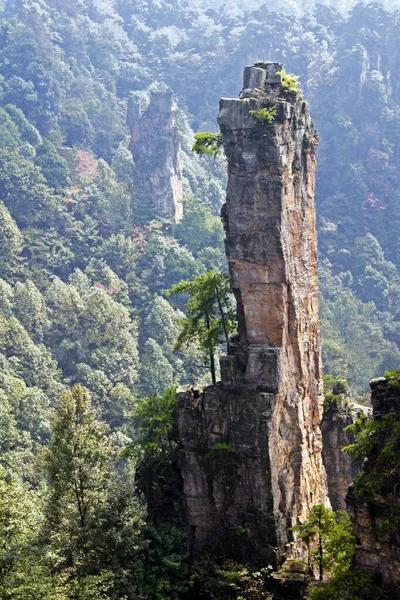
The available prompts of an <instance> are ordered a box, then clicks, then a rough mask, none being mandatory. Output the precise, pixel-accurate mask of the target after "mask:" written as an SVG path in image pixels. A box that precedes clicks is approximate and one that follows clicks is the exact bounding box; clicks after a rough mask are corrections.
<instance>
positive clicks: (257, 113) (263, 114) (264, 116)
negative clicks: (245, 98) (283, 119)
mask: <svg viewBox="0 0 400 600" xmlns="http://www.w3.org/2000/svg"><path fill="white" fill-rule="evenodd" d="M276 110H277V107H276V106H271V107H270V108H259V109H258V110H251V111H250V114H251V115H253V116H254V117H256V119H258V120H259V121H262V122H263V123H272V121H273V120H274V119H275V117H276Z"/></svg>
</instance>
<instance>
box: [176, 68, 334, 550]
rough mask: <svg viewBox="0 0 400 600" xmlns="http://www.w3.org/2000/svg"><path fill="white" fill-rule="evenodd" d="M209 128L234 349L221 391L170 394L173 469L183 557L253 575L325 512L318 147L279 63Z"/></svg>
mask: <svg viewBox="0 0 400 600" xmlns="http://www.w3.org/2000/svg"><path fill="white" fill-rule="evenodd" d="M218 122H219V125H220V128H221V133H222V143H223V147H224V150H225V154H226V157H227V161H228V187H227V197H226V205H225V206H224V208H223V211H222V217H223V220H224V224H225V231H226V254H227V258H228V263H229V272H230V278H231V284H232V289H233V291H234V294H235V296H236V300H237V307H238V315H239V336H238V337H239V339H238V342H237V344H232V347H233V349H234V350H235V354H234V355H232V356H228V357H225V358H223V359H222V360H221V376H222V383H221V384H220V385H217V386H214V387H211V388H206V389H205V390H204V392H203V394H202V395H201V398H200V399H199V400H194V399H193V397H192V396H191V394H190V393H189V392H185V391H181V392H180V393H179V394H178V405H179V415H180V416H179V428H180V437H181V440H182V445H183V450H182V453H181V469H182V475H183V480H184V490H185V495H186V498H187V503H188V512H187V518H188V521H189V523H190V524H191V525H192V548H193V549H194V551H197V552H201V551H202V550H203V549H205V548H207V547H210V546H212V545H213V544H214V545H215V544H219V545H220V546H222V547H224V549H225V552H226V553H227V554H230V555H232V554H235V553H236V555H237V554H239V555H240V554H242V557H243V555H244V556H246V557H247V558H248V559H252V560H255V561H256V562H257V561H263V560H266V559H268V560H273V558H272V555H273V556H275V550H274V548H278V549H280V550H283V549H284V547H285V545H286V544H287V543H288V542H290V541H292V540H293V534H292V532H291V531H290V527H292V526H293V525H295V524H296V523H297V522H299V520H300V521H301V520H304V519H306V518H307V516H308V514H309V511H310V510H311V508H312V506H313V505H314V504H317V503H319V502H321V501H326V484H325V475H324V468H323V465H322V457H321V450H322V443H321V433H320V429H319V423H320V420H321V409H322V382H321V342H320V335H319V329H318V282H317V250H316V229H315V207H314V174H315V151H316V146H317V142H318V136H317V133H316V131H315V129H314V125H313V122H312V120H311V118H310V116H309V113H308V108H307V104H306V103H305V102H304V101H303V100H302V99H301V96H300V92H299V90H298V88H297V83H296V80H295V78H290V77H289V76H287V75H286V74H285V73H284V71H283V68H282V65H280V64H278V63H256V64H255V65H254V66H251V67H246V68H245V71H244V88H243V90H242V92H241V93H240V96H239V98H237V99H225V98H224V99H222V100H221V102H220V111H219V117H218ZM228 459H230V460H228ZM224 461H225V462H224ZM225 463H226V464H228V463H229V467H228V466H226V464H225ZM239 531H240V535H239V533H238V532H239ZM299 552H300V554H301V550H299Z"/></svg>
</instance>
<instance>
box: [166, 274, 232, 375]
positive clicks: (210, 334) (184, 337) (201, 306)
mask: <svg viewBox="0 0 400 600" xmlns="http://www.w3.org/2000/svg"><path fill="white" fill-rule="evenodd" d="M165 293H166V294H167V295H168V296H170V295H172V294H188V301H187V304H186V317H185V318H183V319H182V320H181V321H180V324H181V327H182V329H181V331H180V333H179V335H178V340H177V342H176V344H175V349H176V350H179V349H180V348H181V347H182V346H183V345H184V344H190V343H191V342H193V341H196V340H197V341H198V342H199V343H200V346H201V347H202V348H203V350H204V351H205V353H206V355H207V356H208V359H209V362H210V369H211V377H212V382H213V384H215V383H216V376H215V360H214V355H215V351H216V349H217V347H218V346H219V345H220V344H221V343H222V341H225V342H226V345H227V347H228V352H229V334H230V333H232V332H233V331H235V330H236V313H235V310H234V308H233V304H232V301H231V290H230V286H229V277H228V275H226V274H225V273H216V272H215V271H207V273H203V274H202V275H199V276H198V277H195V279H193V280H192V281H188V280H184V281H180V282H179V283H177V284H176V285H173V286H172V287H171V288H170V289H169V290H165Z"/></svg>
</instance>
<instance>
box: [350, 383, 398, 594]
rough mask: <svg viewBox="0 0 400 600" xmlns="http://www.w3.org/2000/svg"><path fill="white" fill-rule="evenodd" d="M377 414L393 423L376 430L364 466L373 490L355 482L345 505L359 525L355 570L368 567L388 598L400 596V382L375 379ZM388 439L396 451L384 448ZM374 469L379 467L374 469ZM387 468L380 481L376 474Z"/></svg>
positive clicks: (374, 413)
mask: <svg viewBox="0 0 400 600" xmlns="http://www.w3.org/2000/svg"><path fill="white" fill-rule="evenodd" d="M370 385H371V388H372V395H371V400H372V406H373V417H374V419H375V421H377V422H380V423H382V420H383V419H385V416H386V417H388V416H390V419H391V420H392V421H391V422H392V423H394V427H393V428H389V427H386V426H385V427H384V429H383V431H381V432H380V433H379V434H378V435H376V434H375V436H374V437H375V440H376V443H374V445H373V447H372V449H371V452H369V453H368V455H367V461H366V463H365V466H364V474H365V476H366V480H367V481H368V480H371V482H372V488H371V491H370V492H369V493H367V492H366V490H365V489H363V488H362V487H360V486H359V485H357V484H356V485H353V486H352V487H351V488H350V490H349V493H348V495H347V497H346V502H347V507H348V510H349V513H350V516H351V518H352V521H353V522H354V523H355V527H356V536H357V548H356V552H355V556H354V559H353V565H352V567H353V568H354V569H357V568H360V567H361V568H363V569H366V570H367V571H370V572H371V573H372V574H373V575H374V576H375V577H376V579H377V581H378V582H381V583H382V584H383V587H384V588H385V590H386V591H387V593H388V595H389V597H390V598H394V599H396V600H398V599H399V598H400V527H399V525H400V499H399V495H398V487H399V484H400V476H399V469H400V467H399V465H400V460H399V458H398V456H399V454H400V436H399V433H398V432H399V429H400V382H399V381H397V384H396V385H393V382H390V381H389V380H388V379H385V378H383V377H382V378H379V379H375V380H372V381H371V384H370ZM387 444H390V445H391V447H392V448H393V450H394V454H392V453H386V452H387V448H386V451H385V452H384V453H382V450H383V448H384V447H385V446H387ZM374 470H375V471H374ZM385 471H386V473H385V476H384V478H383V479H382V481H378V480H377V476H376V473H377V474H378V475H380V474H382V473H384V472H385Z"/></svg>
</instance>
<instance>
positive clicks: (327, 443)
mask: <svg viewBox="0 0 400 600" xmlns="http://www.w3.org/2000/svg"><path fill="white" fill-rule="evenodd" d="M361 414H366V415H369V414H370V409H369V408H367V407H365V406H361V405H358V404H355V403H353V402H349V401H348V399H347V398H341V399H340V400H333V401H332V402H331V403H330V404H329V407H327V408H326V410H325V411H324V415H323V418H322V421H321V432H322V447H323V450H322V458H323V462H324V466H325V471H326V476H327V482H328V494H329V500H330V503H331V506H332V509H333V510H335V511H336V510H346V501H345V498H346V494H347V492H348V489H349V486H350V485H351V484H352V483H353V481H354V480H355V478H356V477H357V475H358V474H359V473H360V471H361V469H362V466H363V460H362V459H357V458H355V457H354V456H352V455H350V454H347V453H345V452H343V448H345V447H346V446H349V445H350V444H353V443H354V437H353V435H352V434H351V433H350V432H349V431H346V428H347V427H348V426H349V425H352V424H353V423H354V421H355V420H356V419H357V418H358V417H359V416H360V415H361Z"/></svg>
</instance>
